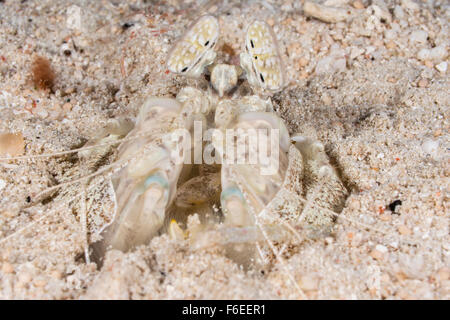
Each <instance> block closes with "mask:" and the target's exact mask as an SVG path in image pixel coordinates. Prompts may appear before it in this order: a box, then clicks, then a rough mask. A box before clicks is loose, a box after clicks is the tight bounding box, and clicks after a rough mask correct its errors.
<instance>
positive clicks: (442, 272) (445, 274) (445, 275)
mask: <svg viewBox="0 0 450 320" xmlns="http://www.w3.org/2000/svg"><path fill="white" fill-rule="evenodd" d="M437 274H438V277H439V279H440V280H441V281H447V280H448V279H449V278H450V269H449V268H445V267H444V268H441V269H439V271H438V273H437Z"/></svg>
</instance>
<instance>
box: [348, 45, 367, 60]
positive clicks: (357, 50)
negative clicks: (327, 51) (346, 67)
mask: <svg viewBox="0 0 450 320" xmlns="http://www.w3.org/2000/svg"><path fill="white" fill-rule="evenodd" d="M363 53H364V49H362V48H358V47H353V48H352V51H351V52H350V59H351V60H353V59H355V58H356V57H358V56H360V55H362V54H363Z"/></svg>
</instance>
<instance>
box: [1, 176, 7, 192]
mask: <svg viewBox="0 0 450 320" xmlns="http://www.w3.org/2000/svg"><path fill="white" fill-rule="evenodd" d="M5 187H6V182H5V180H3V179H0V191H1V190H2V189H3V188H5Z"/></svg>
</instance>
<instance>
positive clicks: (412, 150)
mask: <svg viewBox="0 0 450 320" xmlns="http://www.w3.org/2000/svg"><path fill="white" fill-rule="evenodd" d="M186 2H187V1H186ZM334 2H335V3H340V5H343V6H347V7H346V8H348V7H352V8H353V7H356V8H359V7H360V6H361V3H357V4H353V5H352V4H351V3H350V4H348V5H347V4H346V3H347V1H346V0H343V1H334ZM72 3H75V4H77V5H78V7H71V8H70V9H69V7H70V6H71V5H72ZM115 3H116V2H115V1H106V0H105V1H71V2H69V1H58V2H56V1H39V3H38V2H31V1H30V2H28V1H27V2H24V3H22V4H21V3H20V2H19V1H13V0H10V1H8V0H7V1H4V2H1V3H0V21H1V25H0V79H1V81H0V115H1V116H0V132H14V133H22V134H23V136H24V139H25V143H26V148H25V154H27V155H31V154H41V153H51V152H56V151H62V150H70V149H73V148H76V147H79V146H81V145H82V144H83V143H85V142H86V141H87V140H88V139H89V138H90V137H92V136H94V135H95V133H96V132H98V130H99V129H100V128H102V127H103V126H104V125H105V124H106V122H107V121H108V119H112V118H117V117H130V118H133V117H134V116H135V115H136V113H137V111H138V108H139V105H140V103H141V102H142V100H143V99H144V98H145V97H146V96H149V95H158V96H171V97H173V96H174V95H175V94H176V93H177V92H178V91H179V89H180V87H182V86H184V85H185V84H186V80H184V79H182V78H181V77H176V76H173V75H171V74H167V73H166V72H165V71H166V70H165V66H164V64H165V59H166V55H167V52H168V50H169V49H170V47H171V45H172V44H173V42H174V40H175V39H176V38H177V37H178V36H180V35H181V34H182V32H183V30H185V27H186V26H187V25H188V24H189V23H190V22H191V21H192V19H193V18H194V17H196V16H198V14H199V13H200V12H201V8H200V9H199V6H198V5H197V4H195V3H191V4H188V5H186V4H185V5H182V3H183V1H175V0H173V1H167V3H166V4H165V5H161V6H152V5H148V4H143V2H142V1H129V3H128V4H125V3H122V2H118V1H117V3H120V4H115ZM226 3H227V5H225V6H223V7H221V6H220V4H221V2H220V1H216V4H214V3H211V5H210V9H209V10H210V11H211V12H213V13H214V14H216V15H218V16H219V17H220V18H219V19H220V23H221V28H222V40H221V42H220V43H219V44H218V48H222V45H223V44H224V43H226V44H228V46H229V47H231V48H233V50H234V51H235V53H236V56H237V55H238V53H239V52H240V50H241V48H242V45H243V37H244V31H243V29H245V26H246V25H247V23H248V21H249V20H251V19H253V18H255V19H256V18H258V19H264V20H266V21H268V23H269V24H271V25H273V27H274V31H275V33H276V34H277V37H278V40H279V45H280V50H281V52H282V55H283V58H284V60H285V64H286V68H287V74H288V79H289V80H290V86H289V87H288V88H287V89H286V90H285V91H284V92H282V93H281V94H277V95H276V96H275V97H274V98H273V101H274V103H275V105H276V106H277V112H278V113H279V115H280V116H281V117H282V118H283V119H284V120H285V121H286V123H287V124H288V127H289V129H290V131H291V133H294V132H301V133H305V134H307V135H309V136H313V137H317V138H318V139H320V140H321V141H322V142H323V143H324V144H325V145H326V149H327V153H328V155H329V156H330V157H331V158H332V160H333V163H335V165H336V166H337V168H338V169H339V171H340V173H341V175H342V177H343V180H344V182H345V183H346V186H347V187H348V188H349V189H350V190H351V195H350V197H349V198H348V199H347V203H346V206H345V208H344V210H343V212H342V213H341V216H342V217H343V218H340V219H339V220H338V221H337V222H336V227H335V232H334V233H333V235H332V237H328V238H325V239H318V240H309V241H306V242H304V243H302V244H301V245H292V246H290V247H289V250H288V251H287V253H285V254H284V259H285V261H286V265H287V268H288V269H289V270H290V273H291V275H292V276H293V277H294V278H295V281H296V282H297V284H298V285H299V286H300V287H301V288H302V290H303V291H305V293H306V295H307V297H308V298H311V299H330V298H331V299H408V298H415V299H448V298H450V280H449V274H450V269H449V268H450V263H449V262H450V260H449V254H450V252H449V250H450V242H449V240H450V237H449V210H448V206H449V202H448V193H449V186H450V185H449V169H450V167H449V153H448V150H449V134H448V132H449V128H450V126H449V122H448V119H449V110H450V109H449V106H450V94H449V92H450V85H449V76H448V72H449V71H448V70H446V71H442V70H444V67H445V63H447V62H448V48H449V40H448V34H449V26H450V25H449V17H450V7H449V6H448V3H447V1H445V0H443V1H426V2H425V1H414V0H403V1H391V0H386V1H383V0H377V1H372V3H373V4H376V5H377V7H376V8H374V7H373V6H372V7H369V2H368V1H362V4H363V6H364V7H365V8H367V9H359V10H360V11H357V12H356V14H355V17H354V19H353V20H352V21H345V22H338V23H335V24H327V23H324V22H321V21H318V20H315V19H310V18H308V19H307V18H306V17H305V16H304V15H303V14H302V1H290V0H285V1H283V2H280V4H275V3H278V2H277V1H261V2H257V1H245V2H243V3H242V4H241V5H240V4H239V3H240V2H239V1H227V2H226ZM271 7H273V8H274V11H271ZM368 7H369V8H368ZM77 8H81V10H82V23H81V24H80V25H77V24H76V14H75V15H74V13H73V12H75V13H76V12H77V10H78V9H77ZM380 12H381V13H380ZM68 17H69V18H70V19H69V21H68ZM73 19H75V22H74V20H73ZM381 20H382V21H381ZM124 23H129V24H130V25H131V26H130V27H129V28H122V25H123V24H124ZM436 48H438V49H436ZM224 51H227V50H224ZM69 52H70V54H69ZM34 55H41V56H44V57H47V58H48V59H49V60H50V62H51V65H52V66H53V68H54V71H55V73H56V75H57V78H56V81H55V85H54V88H53V90H54V92H53V93H49V92H43V91H39V90H37V89H35V88H34V87H33V85H32V82H31V81H30V71H29V70H30V68H31V61H32V60H33V57H34ZM221 55H222V58H227V56H225V55H224V54H223V53H222V54H221ZM230 61H235V58H230ZM438 66H439V67H438ZM34 105H35V107H34ZM86 168H87V166H86V165H84V164H83V162H82V161H80V160H79V159H78V158H77V157H76V156H62V157H54V158H49V159H38V160H32V161H28V162H23V161H22V162H19V161H15V162H9V163H7V165H4V164H1V165H0V298H3V299H21V298H26V299H32V298H45V299H79V298H125V299H129V298H133V299H173V298H194V299H217V298H223V299H243V298H246V299H252V298H265V299H279V298H282V299H297V298H299V297H300V295H299V293H298V291H297V289H296V287H295V286H294V285H293V283H292V282H291V281H290V279H289V278H288V276H287V275H286V273H285V272H283V271H282V267H281V265H280V264H279V263H278V262H277V261H276V260H273V261H272V262H271V263H269V264H267V265H266V266H265V267H264V272H261V270H254V271H248V272H247V271H244V270H242V269H240V268H239V266H238V265H237V264H236V263H234V262H233V261H232V260H230V259H228V258H226V257H225V255H224V254H223V250H221V248H211V249H210V250H200V251H193V250H192V249H191V248H190V247H189V245H188V244H187V243H179V242H178V243H176V242H174V241H171V240H169V238H168V236H167V235H163V236H161V237H157V238H155V239H154V240H153V241H152V242H151V244H149V245H148V246H142V247H140V248H138V249H137V250H135V251H134V252H129V253H122V252H118V251H110V252H108V254H107V258H106V261H105V264H104V266H103V267H102V268H101V269H100V270H97V267H96V265H95V264H93V263H91V264H89V265H86V264H85V263H84V262H83V260H82V259H80V258H79V257H80V256H81V255H82V252H83V232H82V228H81V224H80V223H79V214H78V213H79V204H78V200H79V198H77V199H75V201H73V202H69V201H68V200H69V199H71V198H73V197H74V196H76V195H77V194H79V191H80V187H79V186H78V185H76V186H75V187H65V188H63V191H62V192H60V193H59V194H58V195H56V197H54V198H53V199H51V201H50V202H49V203H47V204H39V205H37V206H34V207H32V208H29V209H27V210H19V209H20V208H23V207H26V206H27V202H26V198H27V197H28V196H32V195H34V194H35V193H37V192H39V191H40V190H43V189H45V188H46V187H48V186H53V185H56V184H57V183H61V182H63V181H70V180H72V179H73V178H75V177H78V176H80V175H82V174H86V173H88V171H87V170H88V169H86ZM99 180H101V179H99ZM94 182H95V181H94ZM91 185H92V187H89V188H90V189H89V190H88V194H89V199H91V200H92V204H91V210H90V213H89V221H90V232H91V237H92V238H95V236H94V235H95V232H96V231H98V230H99V228H101V227H102V226H103V225H104V224H105V223H107V222H108V221H110V219H111V216H112V202H111V194H110V192H111V191H110V189H109V186H108V184H107V183H103V184H101V183H100V184H98V183H97V184H95V183H93V184H91ZM397 199H399V200H401V201H402V205H401V206H398V207H397V208H396V211H397V212H398V213H399V214H392V212H390V211H389V210H386V209H385V208H386V206H387V205H388V204H389V203H391V202H392V201H394V200H397ZM344 217H347V218H350V219H352V220H355V221H357V222H360V223H364V224H367V225H370V226H373V227H374V228H377V229H383V230H386V231H387V232H388V234H382V233H379V232H375V231H374V230H367V229H365V228H362V227H361V226H357V225H355V224H353V223H350V222H349V221H347V220H345V219H344ZM38 219H39V220H38ZM33 221H34V222H35V223H34V224H32V225H30V223H32V222H33ZM25 226H29V227H28V228H27V229H26V231H24V232H17V230H20V229H21V228H23V227H25ZM8 236H11V237H10V238H6V237H8ZM5 239H7V240H5ZM406 240H409V241H410V242H413V244H408V243H407V242H405V241H406Z"/></svg>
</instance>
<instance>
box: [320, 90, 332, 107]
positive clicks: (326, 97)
mask: <svg viewBox="0 0 450 320" xmlns="http://www.w3.org/2000/svg"><path fill="white" fill-rule="evenodd" d="M322 102H323V103H324V104H325V105H327V106H329V105H331V102H332V100H331V97H330V96H329V95H328V94H326V93H324V94H323V95H322Z"/></svg>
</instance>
